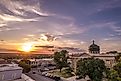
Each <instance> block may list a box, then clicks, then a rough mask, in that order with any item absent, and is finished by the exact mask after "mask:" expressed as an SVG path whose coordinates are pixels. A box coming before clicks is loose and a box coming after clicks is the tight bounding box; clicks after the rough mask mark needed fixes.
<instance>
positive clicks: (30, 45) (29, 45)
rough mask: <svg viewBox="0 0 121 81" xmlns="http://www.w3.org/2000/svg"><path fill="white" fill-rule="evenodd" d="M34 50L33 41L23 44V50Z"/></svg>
mask: <svg viewBox="0 0 121 81" xmlns="http://www.w3.org/2000/svg"><path fill="white" fill-rule="evenodd" d="M32 50H33V43H32V42H28V43H24V44H23V45H22V48H21V51H24V52H30V51H32Z"/></svg>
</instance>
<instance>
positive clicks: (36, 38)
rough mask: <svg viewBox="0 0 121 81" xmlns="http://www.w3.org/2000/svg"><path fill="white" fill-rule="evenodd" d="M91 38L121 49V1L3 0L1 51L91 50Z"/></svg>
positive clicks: (103, 48) (0, 4)
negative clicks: (60, 48)
mask: <svg viewBox="0 0 121 81" xmlns="http://www.w3.org/2000/svg"><path fill="white" fill-rule="evenodd" d="M92 40H95V43H96V44H98V45H100V47H101V52H106V51H111V50H117V51H121V0H0V52H17V50H19V51H23V49H24V47H26V46H30V47H32V48H31V51H35V52H38V53H41V52H42V53H45V52H46V53H49V52H50V50H52V49H55V48H53V47H49V46H54V47H56V48H59V47H63V48H64V47H66V48H67V49H68V48H75V49H74V50H78V51H79V50H80V51H88V46H89V45H90V44H91V43H92ZM28 49H29V48H28ZM25 50H27V49H25Z"/></svg>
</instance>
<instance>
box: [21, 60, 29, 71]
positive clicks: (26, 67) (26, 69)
mask: <svg viewBox="0 0 121 81" xmlns="http://www.w3.org/2000/svg"><path fill="white" fill-rule="evenodd" d="M26 62H27V61H23V60H22V61H20V62H19V66H20V67H22V68H23V73H28V72H29V71H30V70H31V66H30V65H29V64H27V63H26Z"/></svg>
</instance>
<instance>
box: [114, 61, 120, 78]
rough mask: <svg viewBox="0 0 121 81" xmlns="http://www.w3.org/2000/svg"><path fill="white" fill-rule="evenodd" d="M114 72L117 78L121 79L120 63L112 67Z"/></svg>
mask: <svg viewBox="0 0 121 81" xmlns="http://www.w3.org/2000/svg"><path fill="white" fill-rule="evenodd" d="M113 69H114V70H116V71H117V73H118V75H119V77H121V62H118V63H117V64H116V65H115V66H114V67H113Z"/></svg>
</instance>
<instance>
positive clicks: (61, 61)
mask: <svg viewBox="0 0 121 81" xmlns="http://www.w3.org/2000/svg"><path fill="white" fill-rule="evenodd" d="M67 54H68V52H67V51H66V50H62V51H60V52H55V53H54V62H55V63H56V66H57V68H58V69H60V72H61V69H62V68H63V67H66V66H67V65H68V63H67Z"/></svg>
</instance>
